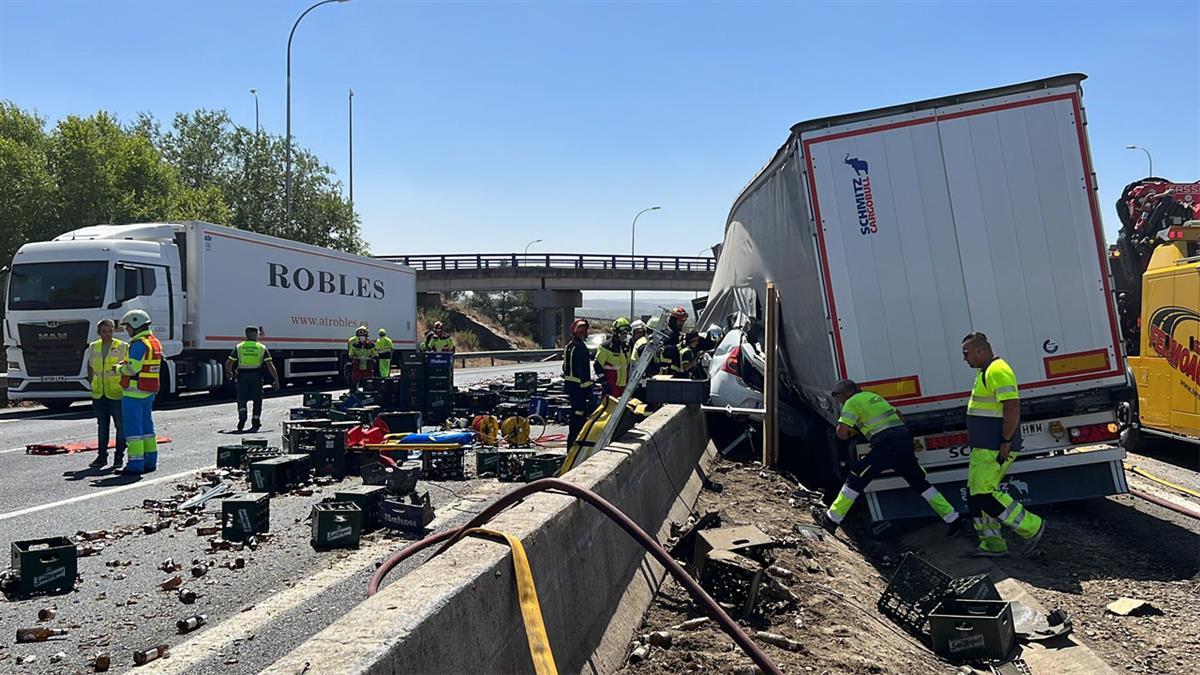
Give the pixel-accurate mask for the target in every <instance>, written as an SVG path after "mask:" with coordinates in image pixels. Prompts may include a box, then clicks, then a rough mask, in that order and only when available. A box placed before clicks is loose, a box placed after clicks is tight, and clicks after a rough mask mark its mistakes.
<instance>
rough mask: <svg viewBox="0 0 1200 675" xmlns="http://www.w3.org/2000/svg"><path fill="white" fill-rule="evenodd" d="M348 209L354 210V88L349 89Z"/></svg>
mask: <svg viewBox="0 0 1200 675" xmlns="http://www.w3.org/2000/svg"><path fill="white" fill-rule="evenodd" d="M350 210H351V211H353V210H354V90H353V89H351V90H350Z"/></svg>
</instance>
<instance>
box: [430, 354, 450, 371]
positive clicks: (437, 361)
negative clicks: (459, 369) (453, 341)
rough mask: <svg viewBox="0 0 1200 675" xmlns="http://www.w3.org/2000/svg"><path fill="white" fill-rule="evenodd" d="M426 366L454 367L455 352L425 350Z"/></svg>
mask: <svg viewBox="0 0 1200 675" xmlns="http://www.w3.org/2000/svg"><path fill="white" fill-rule="evenodd" d="M425 367H426V368H439V367H440V368H453V367H454V354H453V353H452V352H425Z"/></svg>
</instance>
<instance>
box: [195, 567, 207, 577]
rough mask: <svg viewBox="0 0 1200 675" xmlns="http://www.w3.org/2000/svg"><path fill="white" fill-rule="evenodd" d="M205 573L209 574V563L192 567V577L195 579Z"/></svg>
mask: <svg viewBox="0 0 1200 675" xmlns="http://www.w3.org/2000/svg"><path fill="white" fill-rule="evenodd" d="M205 574H208V565H196V566H195V567H193V568H192V578H193V579H199V578H200V577H202V576H204V575H205Z"/></svg>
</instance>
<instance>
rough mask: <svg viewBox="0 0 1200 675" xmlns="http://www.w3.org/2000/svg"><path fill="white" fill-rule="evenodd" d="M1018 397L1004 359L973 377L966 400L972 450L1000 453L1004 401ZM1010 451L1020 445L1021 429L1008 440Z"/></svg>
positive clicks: (1011, 372) (1002, 441)
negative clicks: (1010, 444) (973, 382)
mask: <svg viewBox="0 0 1200 675" xmlns="http://www.w3.org/2000/svg"><path fill="white" fill-rule="evenodd" d="M1019 398H1020V393H1019V392H1018V390H1017V375H1016V373H1014V372H1013V369H1012V367H1011V366H1009V365H1008V363H1006V362H1005V361H1004V359H1001V358H996V359H992V362H991V363H989V364H987V365H986V366H984V367H983V368H982V369H981V370H980V371H979V372H978V373H976V374H975V385H974V386H973V387H971V399H970V400H969V401H967V440H968V442H969V443H970V444H971V447H972V448H978V449H981V450H999V449H1000V446H1001V445H1002V444H1003V443H1004V442H1005V438H1004V402H1005V401H1016V400H1018V399H1019ZM1007 440H1008V441H1009V442H1011V443H1012V444H1013V447H1012V449H1013V450H1014V451H1015V450H1019V449H1020V446H1021V428H1020V426H1018V427H1017V428H1016V429H1015V430H1014V431H1013V437H1012V438H1010V439H1007Z"/></svg>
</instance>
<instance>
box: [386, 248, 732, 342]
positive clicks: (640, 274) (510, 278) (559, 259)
mask: <svg viewBox="0 0 1200 675" xmlns="http://www.w3.org/2000/svg"><path fill="white" fill-rule="evenodd" d="M375 257H376V258H378V259H379V260H387V261H390V262H396V263H400V264H402V265H407V266H409V267H412V268H413V269H415V270H416V272H417V293H418V294H421V293H446V292H452V291H479V292H488V291H532V292H533V300H534V304H535V306H536V307H537V308H538V310H539V313H540V315H541V330H540V336H539V341H540V342H541V344H542V346H543V347H547V348H549V347H553V346H554V345H555V338H556V337H559V336H562V337H565V336H566V331H567V327H568V326H570V324H571V320H572V319H573V318H574V316H575V309H576V308H577V307H580V306H582V304H583V293H582V292H583V291H707V290H708V288H709V285H710V284H711V282H712V277H713V272H714V271H715V270H716V266H717V262H716V259H715V258H712V257H708V256H663V255H603V254H578V253H538V254H521V253H455V254H446V255H436V254H435V255H380V256H375Z"/></svg>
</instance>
